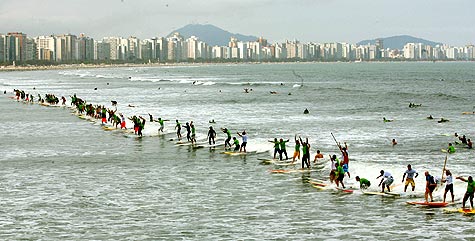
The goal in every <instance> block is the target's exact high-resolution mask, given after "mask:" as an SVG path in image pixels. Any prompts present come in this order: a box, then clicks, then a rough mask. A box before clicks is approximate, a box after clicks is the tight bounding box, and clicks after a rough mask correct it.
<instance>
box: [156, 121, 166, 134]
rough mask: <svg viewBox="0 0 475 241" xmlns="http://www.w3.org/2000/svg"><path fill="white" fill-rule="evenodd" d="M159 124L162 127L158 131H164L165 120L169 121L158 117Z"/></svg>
mask: <svg viewBox="0 0 475 241" xmlns="http://www.w3.org/2000/svg"><path fill="white" fill-rule="evenodd" d="M157 121H158V124H160V128H159V129H158V132H159V133H160V132H162V133H163V128H164V127H165V121H168V120H163V119H162V118H160V117H158V120H157Z"/></svg>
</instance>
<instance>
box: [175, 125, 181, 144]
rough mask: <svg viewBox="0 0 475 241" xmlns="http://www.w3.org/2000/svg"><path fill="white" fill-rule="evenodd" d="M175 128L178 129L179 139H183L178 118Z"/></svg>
mask: <svg viewBox="0 0 475 241" xmlns="http://www.w3.org/2000/svg"><path fill="white" fill-rule="evenodd" d="M175 129H176V137H177V138H178V140H181V123H180V122H178V120H176V125H175Z"/></svg>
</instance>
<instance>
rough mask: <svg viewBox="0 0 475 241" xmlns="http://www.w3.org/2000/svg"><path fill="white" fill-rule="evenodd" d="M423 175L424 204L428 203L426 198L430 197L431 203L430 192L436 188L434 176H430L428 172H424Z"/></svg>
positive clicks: (432, 199)
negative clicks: (424, 187)
mask: <svg viewBox="0 0 475 241" xmlns="http://www.w3.org/2000/svg"><path fill="white" fill-rule="evenodd" d="M424 175H425V176H426V192H425V193H424V198H425V200H426V203H427V202H428V197H430V201H431V202H433V201H434V198H433V197H432V192H433V191H434V189H435V187H436V186H437V183H436V182H435V179H434V176H432V175H430V174H429V172H428V171H426V172H425V173H424Z"/></svg>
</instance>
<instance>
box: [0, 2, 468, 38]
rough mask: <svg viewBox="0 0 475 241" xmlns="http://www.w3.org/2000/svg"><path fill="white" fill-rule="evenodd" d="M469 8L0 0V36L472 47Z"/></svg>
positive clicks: (397, 4)
mask: <svg viewBox="0 0 475 241" xmlns="http://www.w3.org/2000/svg"><path fill="white" fill-rule="evenodd" d="M473 9H475V1H473V0H452V1H446V0H417V1H413V0H399V1H384V0H292V1H290V0H287V1H283V0H206V1H203V0H100V1H97V0H1V1H0V23H1V24H0V33H7V32H12V31H19V32H24V33H26V34H28V36H38V35H50V34H62V33H72V34H79V33H85V34H86V35H89V36H91V37H93V38H102V37H105V36H124V37H127V36H136V37H139V38H151V37H156V36H165V35H167V34H168V33H170V32H171V31H173V30H174V29H177V28H180V27H182V26H184V25H187V24H190V23H199V24H213V25H216V26H218V27H220V28H223V29H225V30H228V31H230V32H233V33H241V34H248V35H255V36H263V37H265V38H267V39H269V40H270V41H271V42H278V41H284V40H286V39H298V40H300V41H304V42H309V41H314V42H331V41H339V42H350V43H356V42H358V41H360V40H364V39H373V38H378V37H388V36H393V35H402V34H408V35H412V36H416V37H421V38H425V39H429V40H433V41H438V42H442V43H447V44H451V45H458V46H463V45H465V44H470V43H471V44H474V43H475V28H473V23H474V22H475V14H473Z"/></svg>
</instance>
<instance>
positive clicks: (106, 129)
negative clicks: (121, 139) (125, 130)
mask: <svg viewBox="0 0 475 241" xmlns="http://www.w3.org/2000/svg"><path fill="white" fill-rule="evenodd" d="M102 129H104V130H105V131H112V130H116V128H115V127H110V126H102Z"/></svg>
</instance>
